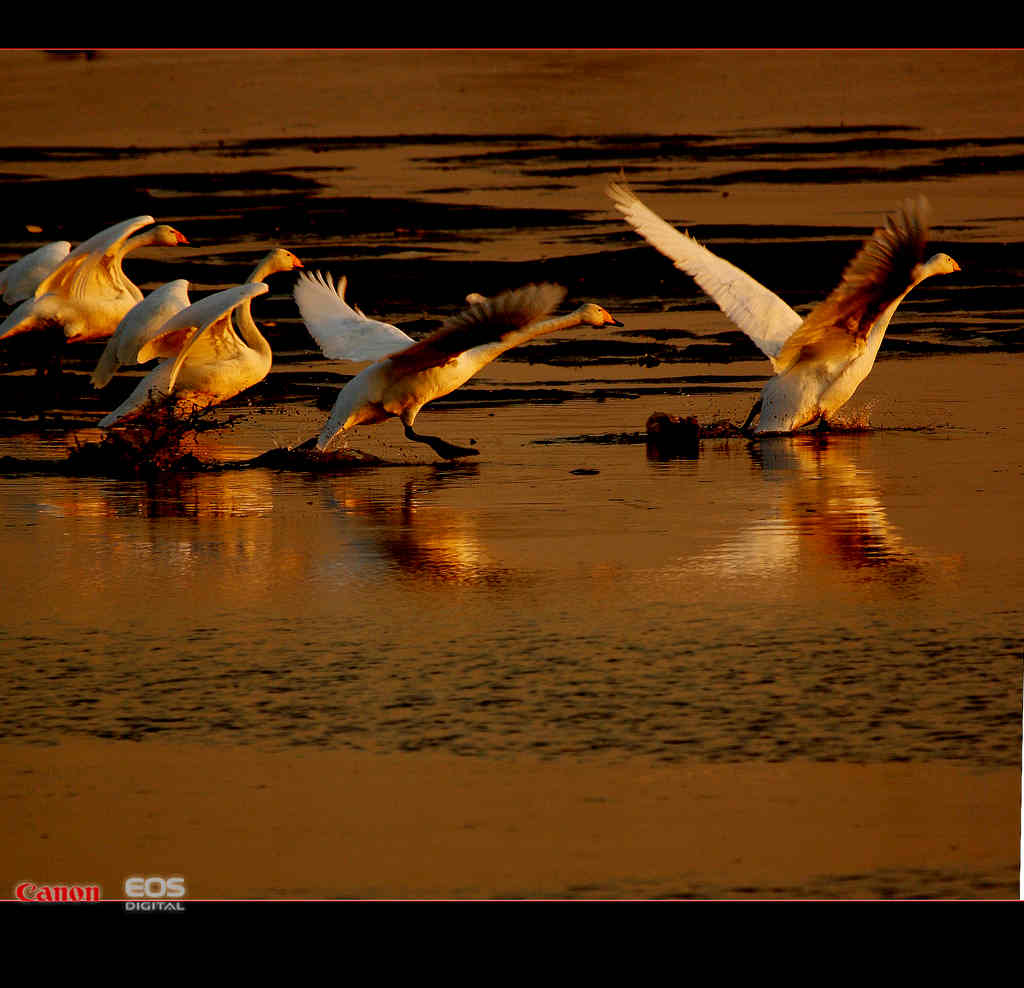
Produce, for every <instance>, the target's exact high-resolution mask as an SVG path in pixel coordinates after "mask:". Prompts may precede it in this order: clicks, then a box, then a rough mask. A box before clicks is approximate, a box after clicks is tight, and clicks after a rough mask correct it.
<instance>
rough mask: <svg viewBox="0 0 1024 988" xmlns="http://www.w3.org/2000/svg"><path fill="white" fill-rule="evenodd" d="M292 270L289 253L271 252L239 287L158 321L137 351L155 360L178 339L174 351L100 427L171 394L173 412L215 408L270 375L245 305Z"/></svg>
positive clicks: (294, 263) (295, 263) (268, 358)
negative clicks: (156, 329) (275, 276)
mask: <svg viewBox="0 0 1024 988" xmlns="http://www.w3.org/2000/svg"><path fill="white" fill-rule="evenodd" d="M296 267H302V262H301V261H300V260H299V259H298V258H297V257H296V256H295V255H294V254H293V253H292V252H291V251H287V250H284V249H282V248H276V249H274V250H272V251H271V252H270V253H269V254H267V255H266V256H265V257H264V258H263V260H262V261H261V262H260V263H259V264H258V265H257V266H256V268H255V269H254V271H253V273H252V274H251V275H250V276H249V279H248V280H247V281H246V282H245V283H244V284H242V285H238V286H236V287H234V288H228V289H225V290H224V291H221V292H216V293H214V294H213V295H208V296H207V297H206V298H204V299H201V300H200V301H198V302H194V303H192V305H190V306H188V307H187V308H184V309H181V310H180V311H179V312H177V313H176V314H174V315H172V316H171V317H170V318H169V319H167V320H166V321H165V322H163V323H162V324H161V325H160V327H159V332H158V333H154V334H152V335H151V336H150V338H149V340H148V342H147V343H146V344H145V345H144V346H143V347H142V348H141V349H140V351H139V352H140V354H145V353H146V352H148V351H147V347H149V348H152V352H151V353H150V356H156V355H158V354H159V352H160V348H165V349H173V348H174V346H175V344H174V341H175V340H180V341H182V342H181V343H180V345H178V346H177V352H175V353H173V355H171V356H168V357H167V358H166V359H164V360H163V361H161V362H160V363H159V364H158V365H157V366H156V368H154V370H152V371H151V372H150V373H149V374H147V375H146V377H144V378H143V379H142V380H141V381H140V382H139V384H138V385H137V386H136V388H135V390H134V391H132V393H131V394H130V395H129V396H128V398H127V399H126V400H125V401H124V402H122V403H121V405H119V406H118V407H117V408H116V409H114V411H112V412H111V413H110V414H109V415H106V416H105V417H104V418H103V419H101V420H100V423H99V425H100V428H103V429H107V428H110V427H111V426H112V425H116V424H117V423H119V422H122V421H126V420H128V419H131V418H134V417H136V416H138V415H139V414H141V413H143V412H145V411H146V410H147V409H148V408H149V407H150V406H151V405H152V404H155V403H158V402H160V401H162V400H164V399H165V398H168V397H170V396H172V395H173V396H174V398H175V408H176V411H177V412H184V413H187V412H189V411H193V410H196V409H200V408H207V407H209V406H211V405H219V404H220V403H221V402H224V401H227V400H228V399H229V398H233V397H234V396H235V395H237V394H240V393H241V392H242V391H245V390H246V389H247V388H251V387H252V386H253V385H254V384H259V382H260V381H262V380H263V378H265V377H266V376H267V374H268V373H269V372H270V366H271V363H272V361H273V354H272V352H271V349H270V344H269V343H268V342H267V341H266V339H265V338H264V336H263V334H262V333H261V332H260V331H259V327H258V326H257V325H256V323H255V321H254V320H253V318H252V312H251V308H250V307H251V303H252V300H253V299H254V298H255V297H256V296H257V295H263V294H264V293H266V292H267V291H269V288H268V286H267V285H266V284H265V283H264V282H263V281H262V280H260V279H262V278H264V277H267V276H269V275H270V274H273V273H275V272H277V271H288V270H291V269H292V268H296ZM232 316H234V318H235V320H236V322H237V327H238V328H237V330H236V328H235V326H234V325H233V324H232ZM145 359H148V358H145Z"/></svg>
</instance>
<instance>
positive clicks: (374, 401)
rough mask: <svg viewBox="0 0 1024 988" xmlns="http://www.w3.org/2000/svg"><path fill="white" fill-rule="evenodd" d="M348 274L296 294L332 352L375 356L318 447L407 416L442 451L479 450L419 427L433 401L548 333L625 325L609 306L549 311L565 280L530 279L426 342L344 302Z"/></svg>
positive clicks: (410, 434) (301, 285)
mask: <svg viewBox="0 0 1024 988" xmlns="http://www.w3.org/2000/svg"><path fill="white" fill-rule="evenodd" d="M344 290H345V279H344V278H342V279H341V281H340V282H339V287H338V289H337V290H335V289H334V288H333V287H332V286H331V281H330V276H327V277H324V276H323V275H318V276H310V275H305V276H300V277H299V280H298V283H297V284H296V287H295V300H296V303H297V304H298V306H299V311H300V312H301V314H302V318H303V321H304V322H305V323H306V326H307V327H308V328H309V331H310V334H311V335H312V336H313V338H314V339H315V340H316V341H317V342H318V343H319V344H320V346H321V348H322V349H323V350H324V353H325V354H326V355H327V356H334V357H336V358H337V359H342V360H373V361H374V363H372V364H370V366H369V367H366V368H364V369H363V370H362V371H360V372H359V373H358V374H357V375H356V376H355V377H354V378H352V380H351V381H349V382H348V384H346V385H345V387H344V388H342V389H341V393H340V394H339V395H338V398H337V401H336V402H335V404H334V409H333V410H332V412H331V415H330V418H329V419H328V420H327V424H326V425H325V426H324V428H323V431H322V432H321V433H320V435H319V437H318V439H317V442H316V448H317V449H318V450H324V449H326V448H327V447H328V445H329V444H330V442H331V440H332V439H334V437H335V436H336V435H337V434H338V433H339V432H346V431H348V430H349V429H351V428H353V427H355V426H357V425H371V424H375V423H377V422H383V421H385V420H386V419H388V418H391V417H392V416H395V417H397V418H400V419H401V420H402V424H403V425H404V426H405V435H406V437H407V438H409V439H411V440H413V441H414V442H420V443H426V444H427V445H428V446H430V447H431V449H433V450H434V452H435V453H437V454H438V456H442V457H444V458H445V459H455V458H456V457H460V456H476V455H477V453H478V452H479V451H478V450H475V449H470V448H467V447H463V446H454V445H452V444H451V443H448V442H445V440H443V439H440V438H438V437H437V436H425V435H421V434H420V433H417V432H416V431H414V429H413V423H414V422H415V421H416V416H417V415H418V414H419V412H420V410H421V409H422V408H423V406H424V405H426V404H427V403H428V402H430V401H433V400H434V399H435V398H440V397H442V396H443V395H446V394H450V393H451V392H452V391H454V390H455V389H456V388H458V387H460V386H461V385H463V384H465V382H466V381H468V380H469V379H470V378H471V377H472V376H473V375H474V374H476V373H477V372H478V371H479V370H481V369H482V368H484V367H486V366H487V365H488V364H489V363H490V362H491V361H492V360H495V359H496V358H497V357H499V356H501V354H503V353H504V352H505V351H506V350H509V349H511V348H512V347H514V346H518V345H519V344H521V343H525V342H526V341H527V340H532V339H534V338H535V337H537V336H542V335H544V334H545V333H554V332H557V331H558V330H562V329H570V328H572V327H573V326H579V325H587V326H621V325H622V323H620V322H619V321H618V320H617V319H615V318H614V317H613V316H611V315H610V314H609V313H608V312H606V311H605V310H604V309H602V308H601V306H599V305H595V304H594V303H593V302H587V303H585V304H584V305H581V306H580V307H579V308H578V309H576V310H575V311H574V312H571V313H569V314H568V315H564V316H551V315H549V313H550V312H551V310H552V309H554V308H555V306H556V305H558V304H559V303H560V302H561V301H562V299H563V298H565V294H566V291H565V289H564V288H563V287H561V286H560V285H552V284H540V285H526V286H525V287H523V288H518V289H515V290H513V291H508V292H503V293H502V294H501V295H496V296H495V297H493V298H485V299H483V300H482V301H479V302H475V303H473V304H471V305H470V306H469V307H468V308H466V309H464V310H463V311H462V312H461V313H459V314H458V315H456V316H453V317H452V318H450V319H448V320H447V321H446V322H445V323H444V324H443V325H442V326H441V328H440V329H438V330H437V331H435V332H434V333H431V334H430V335H429V336H426V337H425V338H424V339H422V340H420V341H419V342H418V343H416V342H414V341H413V340H412V339H411V338H410V337H408V336H406V334H405V333H403V332H402V331H401V330H399V329H398V328H397V327H395V326H391V325H390V324H388V323H380V322H377V321H375V320H373V319H368V318H367V317H366V316H364V315H363V314H362V313H361V312H359V311H358V309H353V308H352V307H350V306H349V305H348V304H347V303H346V302H345V300H344Z"/></svg>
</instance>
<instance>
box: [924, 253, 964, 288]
mask: <svg viewBox="0 0 1024 988" xmlns="http://www.w3.org/2000/svg"><path fill="white" fill-rule="evenodd" d="M959 270H960V265H959V264H957V263H956V261H954V260H953V258H951V257H950V256H949V254H941V253H940V254H932V256H931V257H929V258H928V260H927V261H925V262H924V264H919V265H918V266H917V267H916V268H915V269H914V281H915V282H918V281H923V280H924V279H925V278H930V277H931V276H932V275H933V274H952V273H953V272H954V271H959Z"/></svg>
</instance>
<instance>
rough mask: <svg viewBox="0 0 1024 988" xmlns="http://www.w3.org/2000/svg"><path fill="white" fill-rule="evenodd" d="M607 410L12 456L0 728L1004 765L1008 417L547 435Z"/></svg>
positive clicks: (521, 410)
mask: <svg viewBox="0 0 1024 988" xmlns="http://www.w3.org/2000/svg"><path fill="white" fill-rule="evenodd" d="M631 406H632V403H615V405H614V406H612V407H610V403H604V404H602V405H596V404H595V405H593V406H591V407H587V406H586V403H581V404H580V405H577V406H575V407H574V408H573V409H566V410H563V411H562V414H560V415H559V416H558V420H557V423H558V426H560V427H562V428H561V429H558V430H555V429H553V426H552V421H551V416H550V415H548V414H547V413H546V412H544V411H543V410H538V409H537V408H536V407H530V406H521V407H512V408H505V409H502V410H501V411H500V413H498V414H500V416H501V418H500V429H499V430H497V431H495V428H494V424H495V422H497V421H498V419H497V415H496V416H495V417H494V418H491V417H490V413H488V412H486V411H470V410H467V411H464V412H463V411H460V412H452V413H447V414H438V415H437V417H436V422H437V423H438V425H440V424H442V423H443V425H444V427H445V428H444V430H443V431H442V434H456V435H457V434H461V433H462V431H464V430H469V431H470V432H471V433H472V432H479V433H481V434H482V432H483V430H484V429H487V428H490V429H491V430H492V434H491V435H490V436H489V440H488V445H487V448H486V450H485V455H484V456H482V457H481V459H480V461H479V462H466V463H461V464H457V465H445V464H432V463H419V464H417V463H409V464H406V465H401V464H396V465H392V466H386V467H379V468H373V469H360V470H358V471H353V472H350V473H342V474H334V475H322V476H310V475H306V474H301V473H295V472H273V471H269V470H263V469H252V470H244V471H228V472H222V473H216V474H209V475H207V474H200V475H191V476H174V477H169V478H167V479H166V480H165V481H160V482H150V483H146V482H142V481H123V480H119V481H114V480H107V479H102V478H73V479H69V478H54V477H39V476H25V477H14V478H7V479H5V480H4V482H3V484H2V487H0V497H2V507H0V517H2V518H3V519H4V536H3V537H4V542H5V544H6V547H7V548H6V553H7V558H8V566H9V573H10V574H11V576H10V578H9V583H8V590H7V594H6V621H5V625H4V629H3V632H2V641H0V652H2V653H3V654H4V655H5V656H6V659H5V666H6V668H5V670H4V678H5V679H6V680H7V681H8V682H9V683H10V684H11V688H12V691H11V694H10V695H11V698H12V700H13V701H14V702H13V703H11V704H10V705H9V706H8V707H7V708H6V716H5V718H4V723H3V730H4V732H5V734H6V736H8V737H10V738H23V739H31V740H45V739H52V738H54V737H59V736H62V735H64V734H66V733H68V732H70V733H73V734H85V735H89V736H97V737H113V738H133V739H139V738H142V737H146V736H150V737H162V738H165V739H180V740H185V739H202V740H208V741H211V742H220V743H223V742H231V743H259V744H268V745H272V746H290V745H304V744H315V745H323V746H329V747H334V746H354V747H358V748H367V749H370V750H377V751H395V750H410V749H418V748H425V747H426V748H438V749H442V750H446V751H452V752H457V753H464V754H474V755H482V756H494V755H497V754H501V753H507V752H516V751H529V752H541V753H544V754H550V755H552V756H555V755H568V754H573V755H593V754H595V753H597V752H601V753H603V754H605V755H607V754H611V755H614V756H620V755H630V754H644V755H654V756H656V757H659V758H670V759H671V758H679V757H684V756H685V757H698V758H702V759H712V760H718V759H743V760H746V759H751V758H754V759H784V758H787V757H796V756H800V757H806V758H811V759H817V760H850V761H867V762H873V761H892V760H897V761H899V760H931V759H952V760H956V761H963V762H966V763H968V764H971V765H974V766H978V767H993V766H997V765H1007V764H1015V763H1016V762H1017V761H1018V760H1019V756H1020V733H1019V732H1020V708H1021V698H1020V672H1021V652H1020V645H1021V643H1020V629H1019V613H1018V609H1017V606H1016V601H1017V600H1018V599H1019V594H1020V592H1021V589H1022V583H1024V573H1022V571H1021V567H1020V564H1019V560H1018V559H1017V546H1016V534H1017V524H1018V522H1017V519H1018V518H1019V517H1020V512H1021V507H1022V504H1021V499H1022V496H1021V484H1020V474H1021V468H1020V464H1019V461H1016V462H1013V463H1010V464H1008V463H1006V462H1002V461H1001V460H1000V457H1001V455H1002V452H1003V451H1005V450H1006V449H1007V448H1008V443H1007V441H1008V440H1009V444H1010V446H1011V447H1012V446H1013V444H1017V448H1019V443H1020V441H1021V439H1022V438H1024V437H1022V435H1021V433H1020V431H1019V430H1014V432H1013V433H1012V434H1011V435H1010V436H1009V437H1006V436H1004V435H1002V433H1001V432H996V433H995V434H983V433H982V432H980V431H978V430H973V429H967V428H957V427H929V428H922V429H916V430H901V429H891V430H888V429H879V430H874V431H868V432H860V433H856V432H855V433H840V434H833V435H827V436H822V437H816V436H800V437H793V438H779V439H771V440H762V441H760V442H747V441H745V440H705V441H704V442H703V444H702V450H701V453H700V455H699V456H698V457H695V458H692V459H670V460H658V459H653V458H650V457H649V456H648V455H647V452H646V448H645V446H644V445H643V444H637V443H629V442H623V443H593V442H590V443H579V442H573V441H566V440H571V439H574V438H578V437H579V435H582V433H574V432H573V429H572V427H573V426H574V425H575V426H577V427H580V426H589V427H591V428H593V427H595V426H596V427H598V428H600V427H601V426H602V424H603V421H604V420H608V421H611V420H613V419H615V418H616V417H618V416H621V415H622V414H624V413H625V412H626V410H627V408H628V409H631ZM566 427H568V428H567V430H566ZM439 431H440V430H439ZM538 434H540V435H542V436H545V435H546V436H547V437H548V441H546V442H538V441H537V439H536V437H537V435H538ZM42 560H45V561H46V563H45V565H41V564H40V563H41V561H42Z"/></svg>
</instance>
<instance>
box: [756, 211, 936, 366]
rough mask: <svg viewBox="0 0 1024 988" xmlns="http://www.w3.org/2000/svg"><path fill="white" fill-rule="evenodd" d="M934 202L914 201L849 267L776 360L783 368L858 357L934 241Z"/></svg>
mask: <svg viewBox="0 0 1024 988" xmlns="http://www.w3.org/2000/svg"><path fill="white" fill-rule="evenodd" d="M928 217H929V206H928V200H927V199H925V198H924V196H919V197H918V198H917V199H916V200H910V199H908V200H907V201H906V202H905V203H904V204H903V208H902V210H901V211H900V212H899V214H898V215H896V216H888V217H886V221H885V225H884V226H882V227H879V228H878V229H877V230H875V232H874V233H873V234H872V235H871V236H870V237H869V238H868V239H867V240H865V241H864V243H863V245H862V246H861V248H860V250H859V251H858V252H857V254H856V255H855V256H854V258H853V260H852V261H850V263H849V264H848V265H847V266H846V270H845V271H844V272H843V277H842V279H841V280H840V282H839V285H838V287H837V288H836V289H835V290H834V291H833V292H832V294H831V295H829V297H828V298H827V299H825V301H824V302H820V303H819V304H818V305H817V306H815V307H814V309H812V310H811V311H810V312H809V313H808V315H807V318H806V319H805V320H804V322H803V325H801V326H800V328H799V329H798V330H797V331H796V332H795V333H793V335H792V336H791V337H790V338H789V339H788V340H787V341H786V342H785V345H784V346H783V347H782V349H781V350H780V351H779V354H778V357H777V358H776V364H777V367H778V369H779V371H780V373H781V371H783V370H785V369H786V368H788V367H792V366H793V364H795V363H797V362H798V361H799V360H802V359H807V358H825V359H827V358H829V357H841V358H852V357H854V356H856V354H857V352H859V350H860V349H861V348H862V347H863V345H864V342H865V340H866V339H867V337H868V334H869V333H870V332H871V328H872V326H874V324H875V322H876V321H877V320H878V317H879V316H880V315H882V313H883V312H885V310H886V309H888V308H889V307H890V306H891V305H892V304H893V302H896V301H897V300H898V299H899V298H901V297H902V296H903V295H904V294H906V292H907V291H908V289H909V288H910V286H911V285H912V284H913V282H914V269H915V268H916V267H917V265H919V264H920V263H921V261H922V259H923V258H924V251H925V246H926V244H927V242H928Z"/></svg>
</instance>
